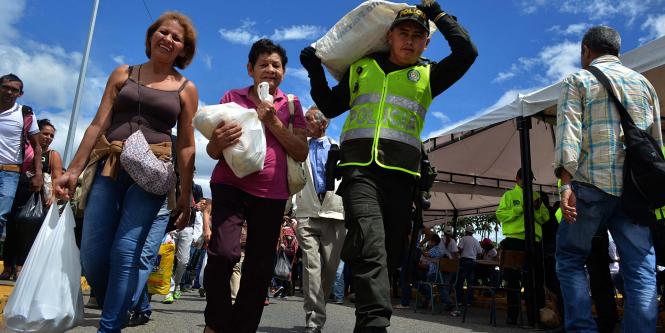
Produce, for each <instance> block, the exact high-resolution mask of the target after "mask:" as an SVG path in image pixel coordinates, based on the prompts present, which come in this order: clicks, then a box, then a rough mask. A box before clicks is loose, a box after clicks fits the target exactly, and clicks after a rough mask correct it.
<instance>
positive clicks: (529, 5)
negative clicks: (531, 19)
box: [516, 0, 663, 25]
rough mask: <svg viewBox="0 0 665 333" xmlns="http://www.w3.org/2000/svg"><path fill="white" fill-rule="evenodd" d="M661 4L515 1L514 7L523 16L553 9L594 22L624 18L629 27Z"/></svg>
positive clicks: (650, 0)
mask: <svg viewBox="0 0 665 333" xmlns="http://www.w3.org/2000/svg"><path fill="white" fill-rule="evenodd" d="M662 2H663V0H563V1H546V0H517V1H516V5H517V7H518V8H520V10H521V11H522V12H523V13H525V14H533V13H535V12H537V11H539V10H541V9H543V10H549V9H554V10H557V11H559V12H561V13H570V14H580V15H586V16H587V17H588V18H589V19H590V20H594V21H602V20H606V19H610V18H615V17H625V18H627V19H628V21H627V23H628V24H629V25H630V24H632V23H633V21H635V19H637V18H638V17H639V16H641V15H643V14H645V13H648V12H649V11H650V10H651V9H652V8H660V7H659V6H661V4H662ZM546 7H553V8H546Z"/></svg>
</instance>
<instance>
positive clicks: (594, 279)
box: [586, 227, 619, 333]
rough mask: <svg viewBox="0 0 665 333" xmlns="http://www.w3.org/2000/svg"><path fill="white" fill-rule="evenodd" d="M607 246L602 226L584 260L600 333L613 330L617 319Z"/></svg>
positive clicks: (607, 240)
mask: <svg viewBox="0 0 665 333" xmlns="http://www.w3.org/2000/svg"><path fill="white" fill-rule="evenodd" d="M608 247H609V237H608V236H607V228H605V227H602V228H600V229H599V230H598V233H596V236H594V237H593V239H592V240H591V254H590V255H589V258H588V259H587V261H586V268H587V272H588V273H589V285H590V289H591V299H592V300H593V303H594V304H595V305H596V312H597V313H598V319H597V320H596V323H597V324H598V332H600V333H606V332H613V331H614V326H616V323H617V320H618V319H619V314H618V313H617V305H616V302H615V300H614V284H613V283H612V276H611V275H610V266H609V263H610V258H609V254H608Z"/></svg>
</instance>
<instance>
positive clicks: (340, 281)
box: [333, 260, 344, 301]
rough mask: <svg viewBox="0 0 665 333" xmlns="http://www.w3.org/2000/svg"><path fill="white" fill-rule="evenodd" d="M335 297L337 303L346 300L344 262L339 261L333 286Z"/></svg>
mask: <svg viewBox="0 0 665 333" xmlns="http://www.w3.org/2000/svg"><path fill="white" fill-rule="evenodd" d="M333 295H335V300H336V301H343V300H344V262H343V261H341V260H340V261H339V266H337V272H336V273H335V284H334V286H333Z"/></svg>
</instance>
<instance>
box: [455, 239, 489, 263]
mask: <svg viewBox="0 0 665 333" xmlns="http://www.w3.org/2000/svg"><path fill="white" fill-rule="evenodd" d="M459 248H460V250H462V258H469V259H473V260H476V258H477V257H478V253H481V252H482V251H483V249H482V248H481V247H480V242H478V240H477V239H475V238H473V236H464V237H462V239H460V241H459Z"/></svg>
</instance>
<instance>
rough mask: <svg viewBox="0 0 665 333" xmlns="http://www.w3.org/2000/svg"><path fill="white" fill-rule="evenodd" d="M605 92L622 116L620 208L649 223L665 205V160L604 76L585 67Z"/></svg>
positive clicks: (598, 71) (636, 220) (659, 149)
mask: <svg viewBox="0 0 665 333" xmlns="http://www.w3.org/2000/svg"><path fill="white" fill-rule="evenodd" d="M587 70H588V71H589V72H591V74H593V75H594V76H595V77H596V78H597V79H598V81H600V83H601V84H602V85H603V86H604V87H605V89H607V93H608V95H609V96H610V99H611V100H612V102H613V103H614V105H616V107H617V110H618V111H619V116H620V117H621V127H622V128H623V134H624V146H625V148H624V149H625V151H626V160H625V163H624V171H623V172H624V175H623V178H624V189H623V193H622V194H621V201H622V207H623V208H624V210H625V211H626V212H627V213H628V215H629V216H631V217H632V218H634V220H635V222H636V223H638V224H645V225H647V224H651V223H652V222H654V221H655V219H656V217H655V214H654V210H655V209H658V208H660V207H663V206H665V191H663V187H662V186H663V184H665V159H664V158H663V152H662V150H661V147H660V146H659V145H658V143H657V142H656V140H654V138H653V137H651V135H649V133H647V132H646V131H644V130H642V129H640V128H638V127H637V126H636V125H635V122H634V121H633V119H632V118H631V117H630V114H628V111H626V108H625V106H624V105H623V104H621V101H619V99H618V98H617V96H616V95H615V94H614V91H613V90H612V85H611V83H610V81H609V79H608V78H607V76H605V74H604V73H603V72H602V71H601V70H600V69H598V68H597V67H594V66H589V68H587Z"/></svg>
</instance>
